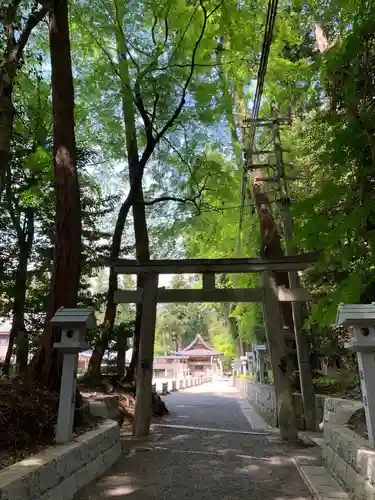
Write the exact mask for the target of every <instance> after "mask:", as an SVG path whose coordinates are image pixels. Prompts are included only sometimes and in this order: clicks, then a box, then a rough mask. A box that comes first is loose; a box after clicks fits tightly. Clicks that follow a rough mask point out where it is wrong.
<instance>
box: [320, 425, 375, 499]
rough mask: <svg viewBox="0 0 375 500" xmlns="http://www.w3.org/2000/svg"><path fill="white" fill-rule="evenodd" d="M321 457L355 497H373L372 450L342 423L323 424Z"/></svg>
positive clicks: (374, 463) (374, 467)
mask: <svg viewBox="0 0 375 500" xmlns="http://www.w3.org/2000/svg"><path fill="white" fill-rule="evenodd" d="M322 457H323V461H324V465H325V466H326V468H327V469H328V470H329V471H330V472H331V473H332V475H334V476H335V477H336V478H337V479H338V480H339V481H341V482H342V483H343V485H344V487H345V488H346V489H347V490H348V492H349V493H350V494H351V498H353V499H356V500H374V499H375V450H374V449H371V447H370V444H369V441H367V440H366V439H363V438H362V437H360V436H358V435H357V434H355V432H353V431H352V430H350V429H348V428H347V427H345V426H343V425H332V424H327V425H325V426H324V446H323V450H322Z"/></svg>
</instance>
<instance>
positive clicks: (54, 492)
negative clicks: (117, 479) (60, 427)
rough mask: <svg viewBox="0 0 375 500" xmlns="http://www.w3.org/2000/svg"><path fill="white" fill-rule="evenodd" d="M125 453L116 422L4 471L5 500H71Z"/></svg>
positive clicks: (0, 474) (1, 491) (0, 480)
mask: <svg viewBox="0 0 375 500" xmlns="http://www.w3.org/2000/svg"><path fill="white" fill-rule="evenodd" d="M121 453H122V449H121V443H120V429H119V427H118V424H117V423H116V422H114V421H112V420H105V421H104V422H103V423H102V424H100V425H99V427H98V428H96V429H94V430H92V431H89V432H86V433H85V434H82V435H81V436H78V437H76V438H75V439H74V440H73V441H71V442H70V443H68V444H65V445H56V446H50V447H48V448H46V449H45V450H44V451H42V452H40V453H37V454H36V455H33V456H31V457H29V458H27V459H26V460H22V461H20V462H17V463H15V464H14V465H11V466H10V467H6V468H5V469H3V470H1V471H0V498H1V500H71V499H72V498H73V496H74V495H75V493H76V492H77V491H78V490H80V489H81V488H83V487H84V486H86V485H87V484H89V483H90V482H91V481H93V480H94V479H96V478H97V477H99V476H101V475H102V474H104V472H105V471H106V470H107V469H108V468H109V467H110V466H111V465H113V463H114V462H116V460H117V459H118V458H119V457H120V455H121Z"/></svg>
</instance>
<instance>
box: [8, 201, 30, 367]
mask: <svg viewBox="0 0 375 500" xmlns="http://www.w3.org/2000/svg"><path fill="white" fill-rule="evenodd" d="M25 216H26V221H27V222H26V227H27V235H26V238H25V239H24V241H23V242H22V245H20V258H19V263H18V269H17V276H16V284H15V290H14V306H13V323H12V330H13V329H14V330H15V331H16V333H17V336H16V339H17V340H16V344H17V357H16V364H17V373H23V372H25V370H26V368H27V363H28V356H29V342H28V336H27V331H26V328H25V301H26V286H27V266H28V263H29V257H30V252H31V248H32V245H33V241H34V210H33V209H32V208H28V209H27V210H26V214H25Z"/></svg>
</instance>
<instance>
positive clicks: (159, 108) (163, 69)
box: [89, 0, 221, 375]
mask: <svg viewBox="0 0 375 500" xmlns="http://www.w3.org/2000/svg"><path fill="white" fill-rule="evenodd" d="M220 6H221V3H220V2H218V3H217V4H215V3H214V2H207V5H206V2H204V1H203V0H200V1H199V2H197V4H196V5H195V6H190V5H189V6H187V5H185V4H184V3H180V2H179V3H177V4H176V5H172V4H171V3H170V2H165V4H159V3H158V2H152V1H151V2H150V4H148V3H145V4H139V5H137V6H135V5H134V9H135V10H134V12H130V9H125V8H124V7H123V5H122V4H121V2H117V1H115V2H114V5H113V6H108V5H107V8H106V13H107V16H108V15H109V16H110V17H111V18H112V19H113V23H112V26H114V27H115V29H114V33H113V34H114V39H115V42H116V56H117V61H115V60H114V59H113V58H112V57H111V54H110V52H109V51H107V50H106V49H105V44H104V43H103V40H102V39H99V40H98V38H97V37H96V35H95V40H96V42H97V44H98V45H99V47H101V48H102V49H103V47H104V54H105V56H106V57H107V58H108V57H109V58H110V61H111V67H112V68H115V69H116V74H117V76H118V78H119V84H120V88H121V99H122V103H121V104H122V111H123V119H124V125H125V138H126V153H127V155H126V156H127V161H128V168H129V180H130V191H129V194H128V196H127V197H126V199H125V201H124V202H123V204H122V206H121V208H120V211H119V215H118V218H117V222H116V227H115V232H114V236H113V241H112V248H111V252H110V257H111V259H116V258H118V257H119V255H120V252H121V242H122V235H123V230H124V227H125V223H126V218H127V215H128V213H129V211H130V208H131V207H133V217H134V229H135V239H136V255H137V258H138V260H145V259H146V260H147V259H148V258H149V254H150V250H149V238H148V234H147V225H146V213H145V206H144V199H143V193H142V180H143V175H144V171H145V167H146V165H147V164H148V162H149V160H150V158H151V156H152V155H153V153H154V151H155V149H156V147H157V146H158V145H159V143H160V142H161V140H162V139H163V138H165V136H166V135H167V133H169V132H170V130H171V129H172V128H173V127H174V126H175V124H176V123H177V122H178V120H179V118H180V117H181V113H182V111H183V108H184V106H185V102H186V99H187V96H188V92H189V87H190V85H191V83H192V80H193V76H194V74H195V72H196V71H197V67H198V58H199V56H200V53H201V52H203V54H204V51H203V50H202V44H203V41H204V37H205V33H206V31H207V29H208V25H209V20H210V18H211V16H212V15H213V14H214V13H215V12H216V10H218V9H219V8H220ZM151 13H152V14H151ZM182 13H183V14H184V16H185V17H184V16H182ZM135 14H140V15H142V16H144V19H145V23H144V26H142V27H140V33H139V36H135V35H134V31H132V33H133V36H134V37H135V39H134V40H131V39H129V35H128V33H127V30H129V31H130V28H129V27H128V26H127V25H126V23H125V21H126V20H127V16H128V17H129V16H130V15H133V16H134V15H135ZM137 19H138V18H137ZM186 19H187V21H186ZM128 22H129V20H128ZM137 22H138V21H137ZM172 27H174V29H172ZM112 29H113V28H112ZM188 42H189V43H190V45H188ZM149 47H151V50H150V51H149V50H148V48H149ZM133 52H135V54H133ZM201 57H202V56H201ZM173 93H174V94H173ZM137 122H138V123H139V122H141V127H138V126H137ZM140 145H143V148H142V150H141V151H140V149H141V148H140ZM142 280H143V278H142V277H140V278H139V285H140V286H142V283H143V281H142ZM116 288H117V281H116V277H115V274H114V270H111V271H110V277H109V288H108V299H107V300H108V302H107V309H106V315H105V319H104V321H103V325H102V335H101V338H100V340H99V341H98V344H97V346H96V347H95V349H94V352H93V356H92V358H91V360H90V369H89V371H90V373H91V374H92V375H95V374H96V375H98V374H99V372H100V361H101V358H102V356H103V353H104V350H105V348H106V346H107V344H108V340H109V339H110V338H111V332H112V329H113V325H114V321H115V315H116V304H115V303H114V292H115V290H116ZM140 315H141V308H140V307H138V312H137V321H136V327H135V349H134V360H133V361H132V365H131V366H132V368H134V366H135V363H136V354H137V352H138V351H137V344H138V340H139V331H140Z"/></svg>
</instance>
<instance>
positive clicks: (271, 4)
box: [237, 0, 278, 255]
mask: <svg viewBox="0 0 375 500" xmlns="http://www.w3.org/2000/svg"><path fill="white" fill-rule="evenodd" d="M277 5H278V0H269V1H268V8H267V15H266V23H265V31H264V37H263V43H262V53H261V57H260V63H259V68H258V75H257V86H256V90H255V96H254V104H253V109H252V114H251V122H250V131H249V150H252V149H253V146H254V141H255V131H256V121H257V120H258V117H259V109H260V104H261V100H262V94H263V87H264V80H265V76H266V72H267V64H268V57H269V53H270V47H271V43H272V37H273V30H274V26H275V21H276V14H277ZM245 161H246V158H245ZM246 172H247V171H246V168H244V169H243V172H242V186H241V205H240V221H239V227H238V235H237V255H238V254H239V252H240V247H241V231H242V225H243V216H244V207H245V198H246V181H247V173H246Z"/></svg>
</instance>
